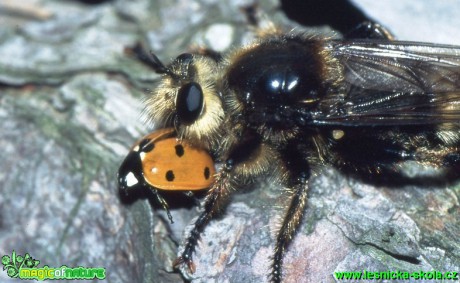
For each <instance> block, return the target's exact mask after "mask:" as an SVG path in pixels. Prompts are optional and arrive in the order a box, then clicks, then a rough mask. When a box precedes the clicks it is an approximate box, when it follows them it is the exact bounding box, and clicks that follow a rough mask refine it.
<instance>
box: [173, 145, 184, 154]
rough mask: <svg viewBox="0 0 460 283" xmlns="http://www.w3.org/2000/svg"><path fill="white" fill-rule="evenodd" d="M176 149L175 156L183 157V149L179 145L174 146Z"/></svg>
mask: <svg viewBox="0 0 460 283" xmlns="http://www.w3.org/2000/svg"><path fill="white" fill-rule="evenodd" d="M175 148H176V155H177V156H179V157H182V155H184V147H183V146H182V145H181V144H178V145H176V146H175Z"/></svg>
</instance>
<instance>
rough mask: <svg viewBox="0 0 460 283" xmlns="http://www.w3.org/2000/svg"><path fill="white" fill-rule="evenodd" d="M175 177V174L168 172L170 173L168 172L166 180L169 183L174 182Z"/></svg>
mask: <svg viewBox="0 0 460 283" xmlns="http://www.w3.org/2000/svg"><path fill="white" fill-rule="evenodd" d="M174 177H175V176H174V172H173V171H172V170H168V172H166V180H167V181H168V182H172V181H174Z"/></svg>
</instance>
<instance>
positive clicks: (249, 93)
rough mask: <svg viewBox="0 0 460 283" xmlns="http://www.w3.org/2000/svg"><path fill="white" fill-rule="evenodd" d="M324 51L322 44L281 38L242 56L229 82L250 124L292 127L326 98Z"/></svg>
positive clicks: (249, 50)
mask: <svg viewBox="0 0 460 283" xmlns="http://www.w3.org/2000/svg"><path fill="white" fill-rule="evenodd" d="M321 50H322V47H321V43H320V41H306V40H305V39H300V38H277V39H272V40H267V41H266V42H262V43H260V44H259V45H257V46H255V47H252V48H249V49H248V50H245V51H243V52H242V53H241V54H238V56H237V58H236V60H234V61H233V64H232V65H231V66H230V67H229V69H228V72H227V77H226V79H227V84H228V87H229V90H230V91H232V92H233V93H235V95H236V98H237V100H238V101H239V102H240V103H241V104H242V105H243V108H244V112H245V113H244V114H245V116H246V117H247V120H248V121H249V122H250V124H254V125H253V126H258V124H264V125H266V126H269V127H270V126H273V127H280V126H281V127H286V126H287V127H292V123H293V122H294V123H295V120H296V119H297V118H296V117H299V116H305V111H306V110H309V109H310V110H313V109H314V108H315V107H316V106H317V104H318V102H319V100H320V99H321V98H322V97H324V96H325V95H326V86H325V85H324V81H325V80H324V78H323V76H324V73H325V72H324V69H325V60H324V58H323V57H322V55H321V54H322V52H321ZM307 112H308V111H307Z"/></svg>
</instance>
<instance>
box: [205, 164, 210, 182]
mask: <svg viewBox="0 0 460 283" xmlns="http://www.w3.org/2000/svg"><path fill="white" fill-rule="evenodd" d="M209 175H211V172H210V171H209V167H204V178H205V179H206V180H208V179H209Z"/></svg>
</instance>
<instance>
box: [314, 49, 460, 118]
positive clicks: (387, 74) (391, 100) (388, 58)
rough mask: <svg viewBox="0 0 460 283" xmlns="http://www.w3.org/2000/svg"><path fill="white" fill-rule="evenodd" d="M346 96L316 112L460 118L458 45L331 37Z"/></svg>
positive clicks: (317, 115) (340, 115) (337, 115)
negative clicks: (350, 39)
mask: <svg viewBox="0 0 460 283" xmlns="http://www.w3.org/2000/svg"><path fill="white" fill-rule="evenodd" d="M329 48H330V51H331V54H332V56H333V57H335V58H336V59H337V60H339V62H340V63H341V65H342V66H343V68H344V88H345V91H344V92H345V93H346V94H345V96H343V97H341V98H337V99H335V100H332V101H329V103H330V104H331V103H332V104H335V105H333V107H331V105H330V104H329V107H327V108H323V109H325V110H322V111H319V112H318V113H314V114H313V121H314V122H313V123H314V124H317V125H320V124H327V125H343V126H363V125H373V126H380V125H382V126H386V125H388V126H390V125H416V124H418V125H420V124H439V123H452V122H460V47H458V46H448V45H437V44H428V43H414V42H391V41H370V40H366V41H347V42H338V41H337V42H332V43H331V44H330V46H329Z"/></svg>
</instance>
